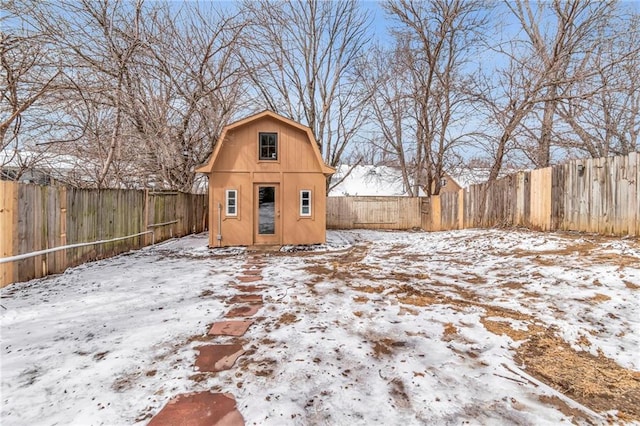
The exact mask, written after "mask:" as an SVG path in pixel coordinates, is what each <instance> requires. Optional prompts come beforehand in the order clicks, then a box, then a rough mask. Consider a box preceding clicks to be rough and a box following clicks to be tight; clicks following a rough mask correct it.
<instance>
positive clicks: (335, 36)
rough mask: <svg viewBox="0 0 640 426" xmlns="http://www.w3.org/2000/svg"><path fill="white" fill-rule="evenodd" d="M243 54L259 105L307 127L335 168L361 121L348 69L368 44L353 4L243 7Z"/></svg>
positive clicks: (359, 99) (350, 0)
mask: <svg viewBox="0 0 640 426" xmlns="http://www.w3.org/2000/svg"><path fill="white" fill-rule="evenodd" d="M243 8H244V9H245V12H246V19H247V20H248V21H249V22H250V24H251V26H250V28H249V39H250V40H252V41H253V44H252V45H251V47H250V49H247V51H246V52H245V55H244V58H243V60H244V64H245V66H246V68H247V70H248V72H249V73H250V77H251V82H252V84H253V86H254V87H255V90H256V95H257V96H256V97H257V99H258V100H257V102H258V104H259V105H261V106H260V107H257V108H256V109H264V108H268V109H271V110H273V111H275V112H278V113H280V114H283V115H285V116H288V117H290V118H292V119H294V120H297V121H301V122H303V123H305V124H307V125H308V126H309V127H310V128H311V130H312V131H313V134H314V136H315V138H316V140H317V141H318V144H319V145H320V148H321V150H322V152H323V156H324V160H325V162H326V163H327V164H329V165H331V166H336V165H338V164H339V162H340V159H341V157H342V156H343V154H344V153H345V150H346V148H347V147H348V146H349V145H350V144H351V143H352V141H353V140H354V139H355V138H356V137H357V131H358V130H359V129H360V128H361V127H362V124H363V123H364V120H365V118H366V117H365V115H364V109H363V105H364V103H365V102H366V100H367V99H366V97H365V94H364V93H362V92H361V91H360V89H361V86H360V85H358V84H356V81H355V80H354V75H353V68H354V66H355V65H356V62H357V61H358V59H359V58H360V57H361V56H362V55H363V53H364V48H365V47H366V46H367V44H368V42H369V32H368V29H369V18H368V16H367V14H366V13H365V12H364V11H363V10H362V9H360V7H359V5H358V2H357V1H355V0H347V1H340V2H332V1H319V0H312V1H302V0H295V1H277V2H272V1H268V0H259V1H253V0H251V1H246V2H245V3H243Z"/></svg>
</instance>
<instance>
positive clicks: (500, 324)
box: [480, 316, 542, 342]
mask: <svg viewBox="0 0 640 426" xmlns="http://www.w3.org/2000/svg"><path fill="white" fill-rule="evenodd" d="M480 322H481V323H482V325H483V326H484V328H486V329H487V331H489V332H491V333H493V334H495V335H498V336H500V335H505V336H509V337H510V338H511V339H513V341H515V342H517V341H520V340H526V339H528V338H529V337H530V336H531V335H532V334H534V333H539V332H541V331H542V328H541V327H539V326H535V325H531V324H529V325H527V329H526V330H519V329H515V328H513V327H511V324H509V323H508V322H506V321H493V320H490V319H487V317H486V316H483V317H482V318H480Z"/></svg>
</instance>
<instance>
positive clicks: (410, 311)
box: [398, 306, 419, 315]
mask: <svg viewBox="0 0 640 426" xmlns="http://www.w3.org/2000/svg"><path fill="white" fill-rule="evenodd" d="M418 314H419V312H418V310H417V309H411V308H407V307H406V306H400V309H399V310H398V315H418Z"/></svg>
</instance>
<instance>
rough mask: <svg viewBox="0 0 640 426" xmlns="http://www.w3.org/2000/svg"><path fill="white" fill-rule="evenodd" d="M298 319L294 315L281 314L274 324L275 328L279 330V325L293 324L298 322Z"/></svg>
mask: <svg viewBox="0 0 640 426" xmlns="http://www.w3.org/2000/svg"><path fill="white" fill-rule="evenodd" d="M298 321H299V319H298V317H297V316H296V315H295V314H282V315H280V318H278V322H277V323H276V328H279V327H278V326H280V325H285V324H293V323H294V322H298Z"/></svg>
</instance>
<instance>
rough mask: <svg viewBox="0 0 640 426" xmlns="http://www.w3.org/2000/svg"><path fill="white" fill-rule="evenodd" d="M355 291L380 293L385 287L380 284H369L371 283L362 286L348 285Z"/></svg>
mask: <svg viewBox="0 0 640 426" xmlns="http://www.w3.org/2000/svg"><path fill="white" fill-rule="evenodd" d="M349 287H351V288H352V289H354V290H355V291H360V292H362V293H378V294H380V293H382V292H383V291H384V290H385V287H384V286H382V285H378V286H375V287H374V286H371V285H362V286H351V285H350V286H349Z"/></svg>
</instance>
